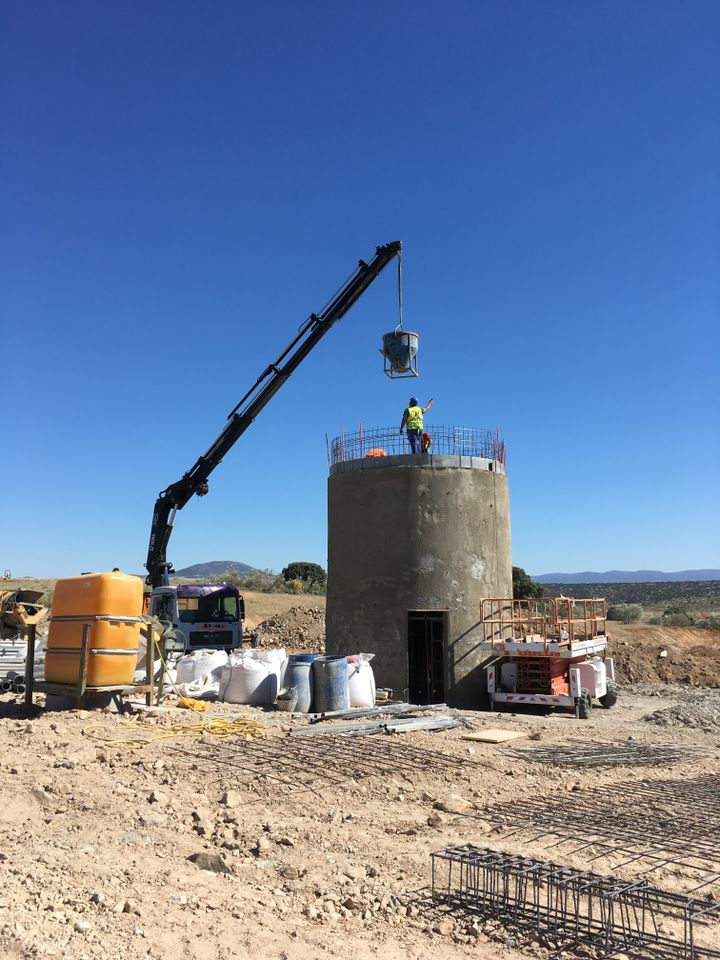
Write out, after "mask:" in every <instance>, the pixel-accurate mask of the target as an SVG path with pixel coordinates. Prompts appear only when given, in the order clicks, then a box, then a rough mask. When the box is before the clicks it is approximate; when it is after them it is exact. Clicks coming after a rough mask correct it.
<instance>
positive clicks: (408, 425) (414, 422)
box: [400, 397, 432, 453]
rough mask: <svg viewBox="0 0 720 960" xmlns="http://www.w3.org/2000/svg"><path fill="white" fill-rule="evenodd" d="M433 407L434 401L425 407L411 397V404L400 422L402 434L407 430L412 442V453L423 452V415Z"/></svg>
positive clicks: (429, 401) (430, 401)
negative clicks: (421, 437)
mask: <svg viewBox="0 0 720 960" xmlns="http://www.w3.org/2000/svg"><path fill="white" fill-rule="evenodd" d="M431 406H432V399H430V400H428V402H427V404H426V405H425V406H424V407H420V406H418V402H417V399H416V398H415V397H410V403H409V404H408V407H407V410H406V411H405V413H404V414H403V418H402V420H401V421H400V433H402V432H403V429H407V436H408V440H409V441H410V450H411V452H412V453H420V452H421V442H422V441H421V439H420V435H421V434H422V429H423V414H424V413H427V411H428V410H429V409H430V407H431Z"/></svg>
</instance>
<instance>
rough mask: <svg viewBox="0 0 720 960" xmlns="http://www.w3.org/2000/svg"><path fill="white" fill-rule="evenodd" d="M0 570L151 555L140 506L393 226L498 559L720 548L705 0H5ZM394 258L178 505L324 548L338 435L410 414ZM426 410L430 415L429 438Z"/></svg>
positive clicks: (551, 562)
mask: <svg viewBox="0 0 720 960" xmlns="http://www.w3.org/2000/svg"><path fill="white" fill-rule="evenodd" d="M0 18H1V21H0V71H1V74H0V76H1V83H2V105H1V111H2V115H1V117H0V119H1V121H2V131H3V147H2V150H1V151H0V182H1V183H2V192H3V203H2V207H3V214H2V223H1V224H0V260H1V267H0V269H1V270H2V283H1V290H0V298H1V300H0V308H1V310H2V320H3V331H4V332H3V338H2V344H3V374H2V383H3V396H4V405H3V415H2V422H3V427H4V430H3V442H2V467H1V468H0V477H1V481H0V483H1V485H2V505H3V520H2V528H1V529H2V540H1V541H0V567H4V566H9V567H11V568H12V570H13V572H14V573H15V574H16V575H23V574H30V575H36V576H43V575H45V576H53V575H55V576H57V575H70V574H74V573H77V572H79V571H80V570H90V569H96V570H97V569H108V568H110V567H112V566H115V565H118V566H121V567H122V568H123V569H127V570H130V571H137V572H139V571H141V570H142V568H143V563H144V559H145V554H146V549H147V538H148V532H149V525H150V518H151V512H152V507H153V503H154V500H155V497H156V495H157V493H158V491H159V490H161V489H162V488H164V487H165V486H167V485H168V484H169V483H171V482H172V481H174V480H176V479H178V478H179V477H180V476H181V474H182V473H183V472H184V471H185V470H186V469H187V468H188V467H189V466H190V465H191V464H192V463H193V462H194V460H195V459H196V457H197V456H198V455H199V454H201V453H202V452H204V451H205V449H206V448H207V447H208V446H209V444H210V442H211V441H212V440H213V439H214V437H215V436H216V434H217V433H218V432H219V431H220V429H222V427H223V425H224V421H225V416H226V414H227V413H228V411H229V410H230V409H231V408H232V407H233V406H234V404H235V403H236V401H237V400H238V399H239V398H240V397H241V396H242V394H243V393H244V392H245V390H246V388H247V387H248V386H249V385H250V384H251V383H252V382H253V381H254V379H255V377H256V376H257V375H258V373H259V372H260V371H261V370H262V369H263V368H264V367H265V366H266V364H267V363H268V362H269V361H271V360H272V359H274V358H275V356H276V355H277V354H278V353H279V352H280V350H281V349H282V348H283V347H284V346H285V344H286V343H287V342H288V341H289V340H290V339H291V336H292V335H293V333H294V331H295V330H296V328H297V326H298V325H299V324H300V323H301V322H302V321H303V320H304V318H305V317H306V316H307V315H308V314H309V313H310V312H311V311H313V310H318V309H319V308H320V307H321V306H322V305H323V304H324V302H325V300H326V299H327V297H328V296H329V295H330V294H331V293H332V292H333V291H334V290H335V289H336V287H337V286H338V285H339V284H340V283H341V282H342V281H343V280H344V279H345V277H346V276H347V275H348V274H349V273H350V272H351V270H352V269H353V267H354V265H355V263H356V261H357V259H358V258H359V257H365V258H367V257H370V256H371V255H372V253H373V250H374V247H375V245H376V244H378V243H384V242H386V241H389V240H395V239H400V240H402V241H403V243H404V245H405V260H404V266H405V281H406V285H405V307H406V325H407V326H409V327H411V328H413V329H416V330H418V331H419V332H420V334H421V338H422V339H421V356H420V364H421V370H422V377H421V379H420V380H419V381H416V382H414V383H412V384H411V385H410V386H411V389H412V391H413V392H415V391H416V390H417V391H418V392H419V395H420V397H421V398H422V399H427V397H430V396H433V397H434V398H435V406H434V408H433V411H432V418H434V419H435V422H442V423H456V424H461V425H469V426H479V427H490V428H494V427H495V426H496V425H497V426H499V427H500V430H501V432H502V434H503V435H504V437H505V438H506V441H507V444H508V450H509V474H510V494H511V505H512V527H513V542H514V558H515V562H516V563H518V564H520V565H521V566H524V567H525V568H526V569H528V570H529V571H531V572H533V573H541V572H545V571H550V570H570V571H572V570H582V569H598V570H602V569H607V568H610V567H617V568H631V569H632V568H638V567H650V568H659V569H667V570H673V569H681V568H687V567H701V566H720V553H719V551H718V543H719V542H720V528H719V522H718V517H719V513H720V511H719V510H718V506H719V497H718V489H720V485H719V483H718V477H719V475H720V452H719V443H718V412H719V408H720V403H719V401H718V391H719V383H718V368H719V357H720V350H719V348H720V339H719V335H718V316H719V314H720V279H719V273H718V254H719V252H720V111H719V109H718V107H719V105H720V5H719V4H718V3H717V2H716V0H710V2H703V0H691V2H686V0H682V2H681V0H677V2H667V0H609V2H599V0H596V2H585V3H578V2H577V0H568V2H565V0H544V2H543V0H527V2H526V0H497V2H482V0H472V2H459V0H451V2H449V3H446V4H438V3H436V2H429V0H411V2H410V0H398V2H395V3H392V4H388V3H385V2H381V0H366V2H364V3H363V4H361V5H358V4H345V3H337V2H326V0H317V2H310V3H297V2H295V0H271V2H268V3H264V4H259V3H250V2H242V0H233V2H223V0H216V2H211V3H197V2H194V0H193V2H186V0H166V2H162V0H147V2H140V0H137V2H130V0H115V2H105V3H98V2H96V0H74V2H72V3H57V2H56V0H52V2H50V0H33V2H31V3H28V2H27V0H3V2H2V5H1V6H0ZM395 322H396V305H395V287H394V275H393V271H392V269H390V270H388V271H387V272H386V274H385V275H383V277H382V278H380V280H379V281H377V282H376V283H375V285H374V286H373V287H372V288H371V290H370V291H369V292H368V293H367V294H366V295H365V297H364V298H363V300H362V301H361V302H360V303H359V304H358V305H357V306H356V308H355V309H354V310H353V311H352V312H351V313H350V314H348V316H347V317H346V318H345V319H344V320H343V322H342V323H341V324H340V325H339V326H338V327H337V328H336V329H335V330H333V331H332V333H331V334H330V335H329V336H328V337H327V338H326V340H325V341H324V342H323V343H322V344H321V345H320V346H319V347H318V348H317V350H316V351H315V352H314V354H313V355H312V356H311V357H310V358H309V359H308V360H307V361H306V363H305V364H304V366H302V367H301V368H300V370H299V371H298V372H297V373H296V375H295V376H294V377H293V379H292V381H291V382H290V383H289V384H288V385H287V386H286V387H285V388H284V389H283V390H282V392H281V393H280V394H279V395H278V396H277V397H276V398H275V399H274V400H273V402H272V404H271V405H270V406H269V407H268V408H267V409H266V410H265V412H264V413H263V414H262V416H261V417H260V418H259V419H258V421H257V422H256V423H255V424H254V426H253V427H252V428H251V430H250V431H249V432H248V433H247V434H245V436H244V437H243V438H242V439H241V441H240V442H239V443H238V445H237V446H236V448H235V450H234V451H233V452H232V453H231V454H230V455H229V456H228V457H227V459H226V461H225V462H224V463H223V464H222V466H221V467H220V468H219V469H218V470H217V471H216V473H215V474H214V476H213V478H212V479H211V491H210V495H209V496H208V497H206V498H205V499H204V500H200V501H198V500H193V501H191V503H190V504H189V505H188V506H187V507H186V508H185V510H184V511H183V512H182V513H181V514H180V515H179V516H178V519H177V524H176V529H175V533H174V536H173V539H172V542H171V548H170V551H169V556H170V558H171V560H173V561H174V563H175V565H176V566H177V567H181V566H184V565H186V564H189V563H193V562H197V561H204V560H210V559H237V560H242V561H245V562H247V563H250V564H253V565H256V566H263V567H265V566H269V567H274V568H279V567H281V566H282V565H284V564H285V563H287V562H288V561H290V560H296V559H308V560H313V561H317V562H320V563H323V564H324V563H325V558H326V474H327V467H326V458H325V440H324V436H325V432H326V431H327V432H328V433H329V434H330V435H331V436H332V435H333V434H335V433H337V432H339V428H340V425H341V424H344V425H345V428H346V429H350V428H351V426H353V427H354V426H355V425H356V424H357V422H358V421H359V419H360V418H362V419H363V422H364V423H365V424H366V425H374V426H383V425H390V424H396V423H397V422H398V421H399V419H400V416H401V413H402V410H403V408H404V406H405V405H406V402H407V399H408V395H409V392H410V391H409V389H408V381H394V382H390V381H389V380H387V379H386V378H385V377H384V376H383V374H382V372H381V358H380V355H379V353H378V347H379V345H380V337H381V334H382V333H383V332H385V331H386V330H387V329H390V328H391V327H393V326H394V325H395ZM432 418H431V419H430V422H431V423H432Z"/></svg>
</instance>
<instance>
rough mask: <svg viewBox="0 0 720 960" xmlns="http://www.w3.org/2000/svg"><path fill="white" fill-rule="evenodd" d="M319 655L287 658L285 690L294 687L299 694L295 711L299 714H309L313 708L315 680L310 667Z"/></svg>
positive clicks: (301, 654)
mask: <svg viewBox="0 0 720 960" xmlns="http://www.w3.org/2000/svg"><path fill="white" fill-rule="evenodd" d="M318 656H319V654H317V653H292V654H290V656H289V657H288V658H287V664H286V666H285V679H284V681H283V683H284V684H285V689H286V690H289V689H290V687H294V688H295V690H296V692H297V703H296V704H295V710H296V711H297V712H298V713H308V712H309V711H310V707H311V706H312V699H313V680H312V673H311V672H310V667H311V665H312V662H313V660H317V658H318Z"/></svg>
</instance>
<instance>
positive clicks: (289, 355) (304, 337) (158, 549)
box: [145, 240, 402, 587]
mask: <svg viewBox="0 0 720 960" xmlns="http://www.w3.org/2000/svg"><path fill="white" fill-rule="evenodd" d="M401 253H402V244H401V243H400V241H399V240H395V241H393V242H392V243H386V244H384V245H383V246H381V247H378V248H377V250H376V251H375V256H374V257H373V259H372V260H371V261H370V263H365V261H364V260H360V262H359V264H358V267H357V270H356V271H355V273H354V274H353V275H352V276H351V277H350V279H349V280H348V281H347V282H346V283H345V284H344V285H343V286H342V287H341V288H340V290H339V291H338V292H337V293H336V294H335V295H334V296H333V297H332V298H331V299H330V301H329V302H328V304H327V305H326V306H325V307H324V309H323V310H322V312H321V313H319V314H317V313H312V314H310V316H309V317H308V319H307V320H306V321H305V323H304V324H303V325H302V327H301V328H300V330H299V331H298V333H297V336H296V337H295V338H294V339H293V340H292V342H291V343H290V344H288V346H287V347H286V348H285V350H283V352H282V353H281V354H280V356H279V357H278V358H277V360H276V361H275V362H274V363H271V364H270V365H269V366H268V367H267V368H266V369H265V370H264V371H263V372H262V373H261V374H260V376H259V377H258V379H257V380H256V381H255V383H254V384H253V386H252V387H251V388H250V389H249V390H248V392H247V393H246V394H245V396H244V397H243V398H242V399H241V400H240V401H239V402H238V403H237V404H236V406H235V407H234V408H233V409H232V410H231V411H230V413H229V414H228V418H227V420H228V422H227V424H226V425H225V429H224V430H223V431H222V433H221V434H220V436H219V437H217V439H216V440H215V441H214V442H213V444H212V446H211V447H210V448H209V450H207V452H206V453H204V454H203V455H202V456H201V457H199V458H198V459H197V460H196V461H195V463H194V464H193V466H192V467H191V468H190V469H189V470H188V471H187V473H185V474H183V476H182V477H181V478H180V479H179V480H177V481H176V482H175V483H171V484H170V486H169V487H167V488H166V489H165V490H163V491H162V493H161V494H160V495H159V497H158V498H157V500H156V502H155V510H154V512H153V518H152V527H151V529H150V544H149V546H148V554H147V561H146V563H145V566H146V568H147V571H148V576H147V582H148V583H149V584H150V585H151V586H152V587H157V586H160V585H161V584H162V583H163V582H164V579H165V578H166V577H167V576H168V575H169V574H170V573H172V569H173V568H172V565H171V564H170V563H169V562H168V560H167V556H166V553H167V546H168V542H169V540H170V534H171V533H172V528H173V521H174V518H175V511H176V510H182V508H183V507H184V506H185V504H186V503H187V502H188V500H190V498H191V497H192V496H193V494H197V495H198V496H200V497H202V496H204V495H205V494H206V493H207V492H208V482H207V481H208V477H209V476H210V474H211V473H212V472H213V470H214V469H215V467H217V466H218V464H220V463H221V462H222V460H223V457H224V456H225V454H226V453H227V452H228V451H229V450H230V449H231V448H232V446H233V445H234V444H235V443H236V441H237V440H238V439H239V438H240V437H241V436H242V435H243V433H245V431H246V430H247V428H248V427H249V426H250V424H251V423H252V422H253V420H254V419H255V418H256V417H257V415H258V414H259V413H260V412H261V410H262V409H263V408H264V407H265V406H266V405H267V404H268V403H269V401H270V400H271V399H272V398H273V397H274V396H275V394H276V393H277V392H278V390H279V389H280V388H281V387H282V385H283V384H284V383H285V381H286V380H287V379H288V378H289V377H290V376H291V375H292V373H294V371H295V370H296V369H297V368H298V367H299V366H300V364H301V363H302V361H303V360H304V359H305V357H307V355H308V354H309V353H310V351H311V350H312V349H313V347H315V346H316V345H317V344H318V343H319V342H320V340H321V339H322V338H323V337H324V336H325V334H326V333H327V332H328V330H330V328H331V327H332V326H333V324H335V323H337V321H338V320H340V319H341V318H342V317H343V316H344V315H345V314H346V313H347V311H348V310H349V309H350V307H352V305H353V304H354V303H355V301H356V300H358V299H359V298H360V297H361V296H362V294H363V293H364V292H365V291H366V290H367V288H368V287H369V286H370V284H371V283H372V282H373V280H375V279H376V277H378V276H379V275H380V274H381V273H382V271H383V270H384V269H385V267H386V266H387V265H388V263H390V261H391V260H393V258H394V257H397V256H400V254H401Z"/></svg>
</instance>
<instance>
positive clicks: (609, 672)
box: [480, 597, 617, 719]
mask: <svg viewBox="0 0 720 960" xmlns="http://www.w3.org/2000/svg"><path fill="white" fill-rule="evenodd" d="M480 621H481V623H482V625H483V630H484V640H483V641H482V642H481V645H480V646H481V649H482V650H483V651H485V652H486V653H488V654H489V655H490V657H491V660H490V661H489V662H488V663H486V665H485V676H486V680H487V690H488V696H489V698H490V704H491V706H492V707H494V706H495V704H498V703H512V704H538V705H542V706H546V707H570V708H573V709H574V710H575V715H576V716H577V717H578V719H588V718H589V717H590V714H591V711H592V701H593V699H597V700H598V701H599V702H600V704H601V705H602V706H604V707H612V706H614V704H615V703H616V702H617V686H616V684H615V668H614V664H613V661H612V659H611V658H609V657H607V655H606V653H607V643H608V638H607V634H606V621H607V610H606V604H605V600H603V599H597V598H593V599H573V598H570V597H552V598H551V597H548V598H542V599H527V600H515V599H513V598H509V597H488V598H485V599H483V600H482V601H481V604H480Z"/></svg>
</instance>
